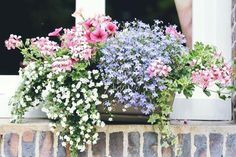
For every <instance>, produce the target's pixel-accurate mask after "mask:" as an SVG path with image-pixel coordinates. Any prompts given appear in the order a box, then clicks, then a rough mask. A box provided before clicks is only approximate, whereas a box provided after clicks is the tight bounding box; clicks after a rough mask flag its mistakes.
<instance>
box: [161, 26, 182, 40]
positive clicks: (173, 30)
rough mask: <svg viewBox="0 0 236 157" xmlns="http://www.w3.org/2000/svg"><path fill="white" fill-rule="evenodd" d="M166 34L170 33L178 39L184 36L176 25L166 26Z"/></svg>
mask: <svg viewBox="0 0 236 157" xmlns="http://www.w3.org/2000/svg"><path fill="white" fill-rule="evenodd" d="M165 32H166V34H170V35H172V36H174V37H176V38H178V39H180V38H184V36H183V34H181V33H180V32H178V31H177V30H176V26H169V27H166V30H165Z"/></svg>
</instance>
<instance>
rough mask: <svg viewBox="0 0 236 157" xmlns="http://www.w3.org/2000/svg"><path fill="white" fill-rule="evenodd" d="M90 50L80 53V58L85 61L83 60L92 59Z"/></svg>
mask: <svg viewBox="0 0 236 157" xmlns="http://www.w3.org/2000/svg"><path fill="white" fill-rule="evenodd" d="M92 52H93V50H92V49H85V50H83V51H82V52H81V58H82V59H85V60H89V59H90V58H92Z"/></svg>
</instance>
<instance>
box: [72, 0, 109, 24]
mask: <svg viewBox="0 0 236 157" xmlns="http://www.w3.org/2000/svg"><path fill="white" fill-rule="evenodd" d="M105 2H106V1H105V0H76V11H81V12H82V14H83V16H84V17H85V18H88V17H93V16H95V15H98V14H99V15H105V5H106V4H105ZM79 21H80V19H76V23H78V22H79Z"/></svg>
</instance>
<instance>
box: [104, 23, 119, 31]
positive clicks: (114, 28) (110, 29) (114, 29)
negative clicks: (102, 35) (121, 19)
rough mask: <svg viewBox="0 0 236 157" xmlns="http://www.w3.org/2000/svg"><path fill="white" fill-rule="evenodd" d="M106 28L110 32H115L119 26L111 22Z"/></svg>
mask: <svg viewBox="0 0 236 157" xmlns="http://www.w3.org/2000/svg"><path fill="white" fill-rule="evenodd" d="M106 29H107V30H108V32H109V33H115V32H116V31H117V29H118V27H117V26H116V25H115V24H114V23H112V22H109V23H107V25H106Z"/></svg>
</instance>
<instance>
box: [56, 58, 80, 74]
mask: <svg viewBox="0 0 236 157" xmlns="http://www.w3.org/2000/svg"><path fill="white" fill-rule="evenodd" d="M75 63H76V61H75V60H74V59H72V58H68V57H67V56H66V57H63V58H58V59H56V60H55V61H54V62H53V63H52V70H53V71H54V72H61V71H71V69H72V67H73V65H74V64H75Z"/></svg>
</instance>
